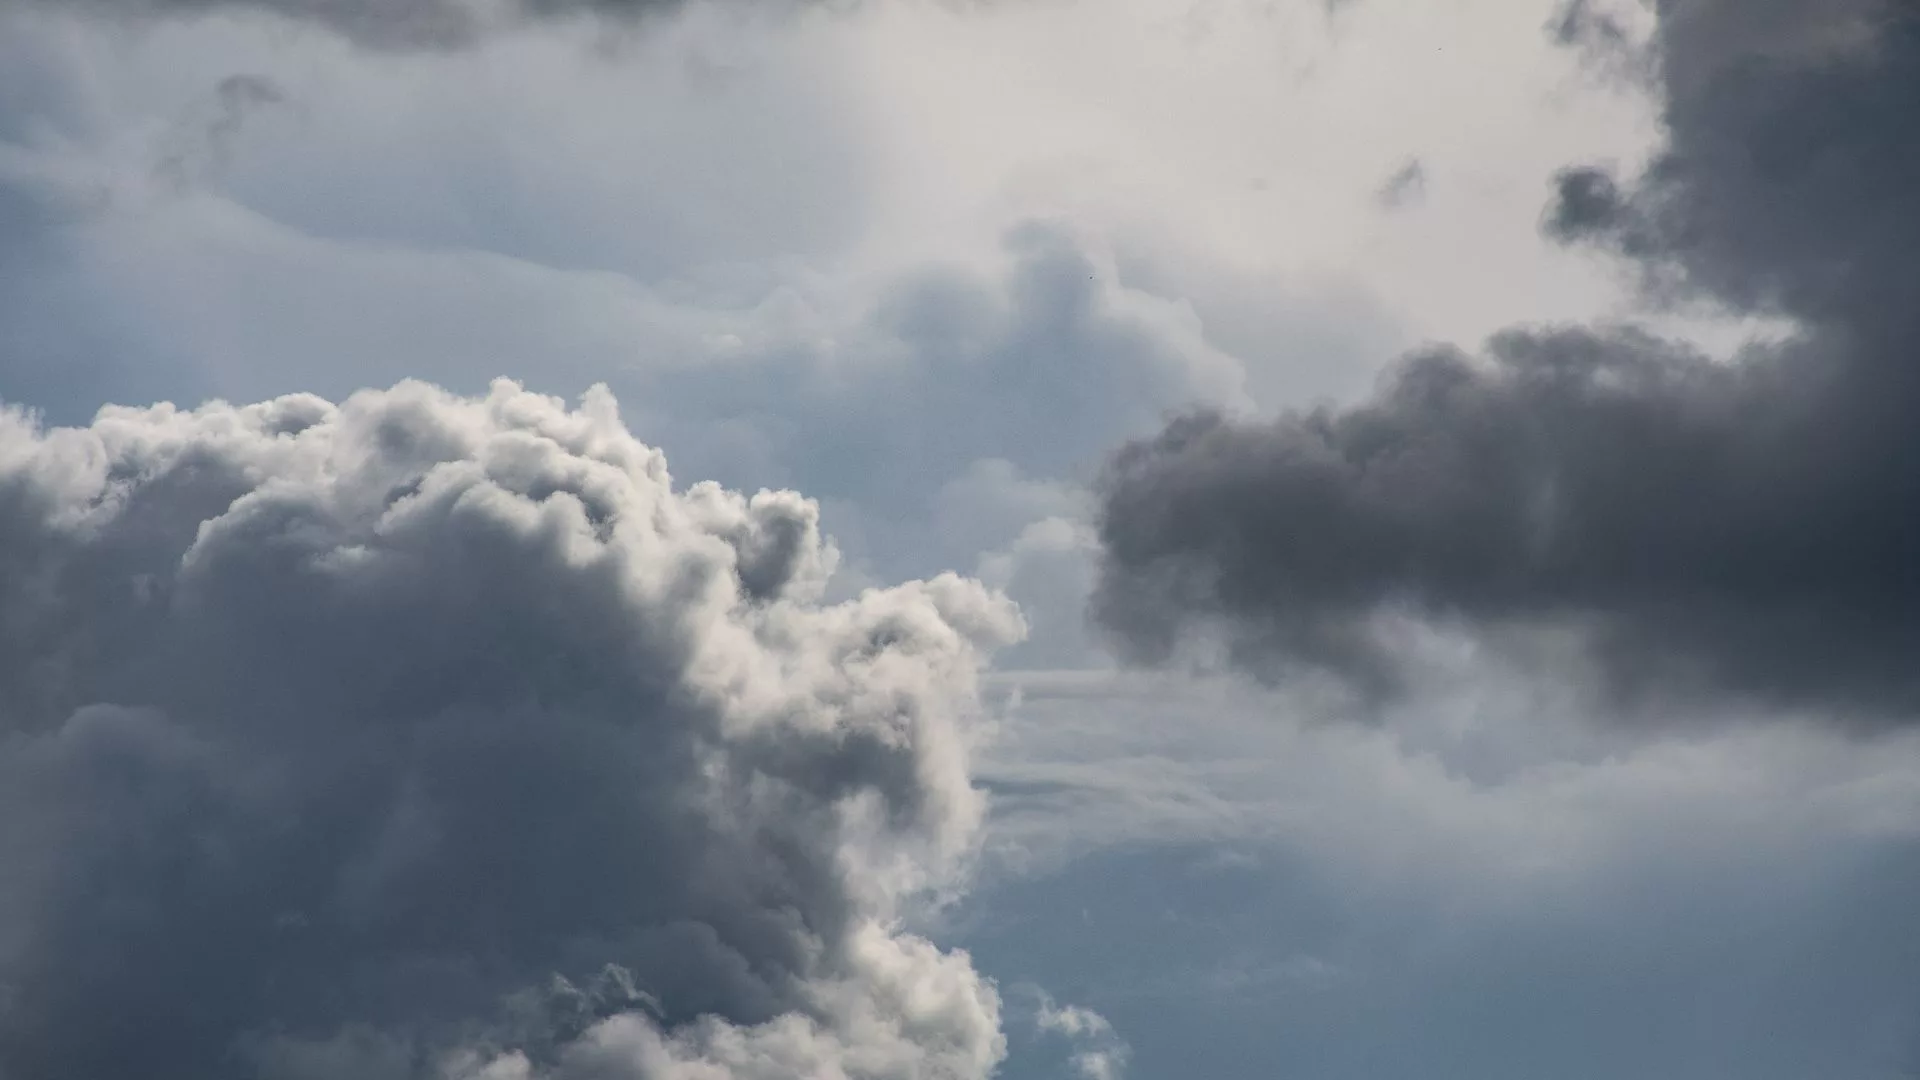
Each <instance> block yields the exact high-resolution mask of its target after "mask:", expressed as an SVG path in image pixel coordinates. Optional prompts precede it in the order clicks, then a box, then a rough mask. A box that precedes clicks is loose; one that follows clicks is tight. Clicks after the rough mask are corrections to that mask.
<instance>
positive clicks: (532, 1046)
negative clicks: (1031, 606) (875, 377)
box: [0, 381, 1023, 1080]
mask: <svg viewBox="0 0 1920 1080" xmlns="http://www.w3.org/2000/svg"><path fill="white" fill-rule="evenodd" d="M833 558H834V553H833V549H832V547H831V546H830V545H829V544H827V543H825V542H823V540H822V539H821V536H820V533H819V529H818V524H817V510H816V508H815V506H814V504H813V503H811V502H810V501H808V500H805V499H803V498H801V497H799V496H797V495H794V494H792V493H787V492H769V491H762V492H760V493H759V494H756V495H754V496H752V497H746V496H743V495H740V494H737V493H734V492H730V491H726V490H723V489H721V488H719V487H718V486H716V485H713V484H697V485H694V486H692V487H690V488H687V489H685V490H678V491H677V490H675V489H674V487H673V484H672V482H671V479H670V477H669V475H668V473H667V470H666V465H665V462H664V460H663V458H662V456H661V455H660V454H659V453H658V452H656V451H654V450H652V449H650V448H648V447H646V446H644V445H642V444H640V443H639V442H638V441H636V440H635V439H634V438H633V437H632V436H631V435H630V434H628V432H627V431H626V430H625V428H624V427H623V426H622V424H621V422H620V419H619V417H618V412H617V408H616V406H615V403H614V401H613V399H612V397H611V395H610V394H608V393H607V392H605V391H604V390H595V391H593V392H591V393H589V394H588V395H587V396H586V397H585V398H584V399H583V401H582V403H581V404H580V406H579V407H578V408H576V409H568V408H567V407H565V406H564V405H563V403H561V402H560V401H558V400H555V399H552V398H547V397H543V396H539V395H535V394H531V393H528V392H525V391H523V390H521V389H520V388H519V387H518V386H516V385H515V384H512V383H509V382H504V381H502V382H499V383H496V384H495V385H494V386H493V388H492V389H491V391H490V392H489V393H487V394H486V395H485V396H484V397H480V398H473V399H468V398H462V397H457V396H454V395H451V394H449V393H447V392H445V391H442V390H439V389H436V388H434V387H431V386H429V385H426V384H422V383H413V382H410V383H403V384H401V385H399V386H396V387H394V388H393V389H390V390H386V391H367V392H362V393H358V394H355V395H353V396H351V397H349V398H347V399H346V400H345V401H343V402H341V403H340V404H338V405H335V404H330V403H328V402H326V401H324V400H321V399H319V398H316V397H312V396H291V397H283V398H278V399H275V400H272V401H267V402H264V403H260V404H256V405H249V406H232V405H228V404H224V403H213V404H209V405H205V406H202V407H200V408H198V409H194V410H192V411H183V410H179V409H176V408H174V407H171V406H166V405H161V406H155V407H152V408H146V409H127V408H107V409H104V410H102V411H101V412H100V413H99V415H98V417H97V418H96V419H95V420H94V422H93V423H92V424H91V425H90V426H87V427H74V428H54V429H44V428H42V427H41V426H40V425H39V424H38V423H37V421H36V420H35V418H34V417H32V416H31V415H29V414H27V413H24V412H22V411H19V410H17V409H13V408H8V409H6V410H5V411H4V412H0V612H4V613H5V614H4V617H3V618H0V665H4V666H3V667H0V680H4V682H5V683H6V685H7V686H8V688H9V692H8V693H7V694H6V695H5V696H4V701H0V731H3V733H0V778H3V780H0V823H3V824H0V861H3V862H4V864H5V865H6V866H7V867H8V873H7V874H6V875H4V877H0V1076H5V1077H9V1078H14V1077H19V1078H23V1080H24V1078H27V1077H46V1076H130V1075H144V1076H153V1077H161V1078H164V1077H181V1078H185V1077H194V1078H209V1077H242V1076H245V1077H279V1078H287V1080H294V1078H301V1080H305V1078H316V1080H317V1078H329V1080H332V1078H344V1077H356V1078H383V1077H436V1078H440V1077H447V1078H453V1077H460V1078H468V1077H471V1078H479V1077H486V1078H488V1080H504V1078H508V1077H532V1076H539V1077H563V1078H569V1080H572V1078H586V1077H593V1078H596V1080H598V1078H609V1077H635V1078H639V1077H646V1078H669V1077H671V1078H686V1080H693V1078H700V1080H720V1078H747V1077H771V1076H798V1075H804V1076H819V1077H842V1076H846V1077H875V1078H878V1077H900V1078H907V1077H929V1078H930V1077H943V1078H944V1077H981V1076H985V1075H987V1074H988V1073H989V1072H990V1070H991V1069H992V1068H993V1066H994V1065H995V1063H996V1062H997V1061H998V1059H999V1058H1000V1056H1001V1054H1002V1052H1003V1043H1004V1041H1003V1038H1002V1036H1001V1035H1000V1027H999V1002H998V997H997V994H996V992H995V990H994V988H993V987H992V985H991V983H990V982H988V981H987V980H985V979H983V978H982V977H981V976H980V975H979V974H978V973H976V972H975V971H974V969H973V968H972V966H971V964H970V962H969V960H968V958H967V957H966V955H965V954H963V953H956V952H943V951H941V950H940V949H938V948H936V947H935V946H933V945H932V944H930V943H929V942H927V941H925V940H923V939H921V938H919V937H916V936H913V935H911V934H909V933H906V932H905V931H903V930H902V929H901V920H902V918H903V915H904V914H905V911H906V907H905V905H907V904H908V903H909V902H910V901H912V900H913V898H915V897H917V896H921V895H924V894H926V893H927V892H928V891H929V890H934V889H938V888H939V887H940V886H942V885H943V884H945V883H949V882H951V881H952V880H953V879H954V874H955V873H956V872H957V871H959V870H960V869H962V868H963V866H964V864H965V862H966V860H967V858H968V856H969V853H970V852H971V851H972V850H973V847H974V843H975V833H976V829H977V827H978V826H979V824H980V819H981V814H982V808H983V804H982V799H981V797H980V795H979V794H978V793H977V792H976V791H975V789H974V788H973V787H972V786H971V784H970V782H969V779H968V765H967V762H968V754H969V749H970V746H971V743H972V741H973V732H974V730H975V728H974V725H973V721H974V719H975V717H976V716H977V713H978V706H977V701H976V696H975V679H976V671H977V668H978V666H979V665H980V663H981V662H982V658H983V656H984V654H985V652H986V651H987V650H990V649H991V648H993V647H995V646H996V645H1000V644H1004V643H1007V642H1010V641H1012V640H1015V639H1017V638H1018V637H1019V636H1020V634H1021V633H1022V631H1023V627H1022V624H1021V621H1020V618H1019V616H1018V614H1017V612H1016V611H1015V610H1014V609H1013V608H1012V606H1011V605H1010V604H1009V603H1008V602H1006V601H1005V600H1004V599H1002V598H1000V597H998V596H997V595H995V594H992V593H990V592H988V591H987V590H986V589H984V588H982V587H980V586H978V585H977V584H975V583H972V582H969V581H966V580H962V579H959V578H956V577H952V576H945V577H940V578H936V579H934V580H931V581H925V582H916V583H912V584H907V585H903V586H899V587H895V588H888V589H873V590H868V591H865V592H863V593H861V594H860V595H859V596H857V597H855V598H853V599H850V600H847V601H845V602H842V603H838V604H831V605H826V604H822V603H821V602H820V601H819V599H818V597H819V595H820V590H821V588H822V586H823V584H824V581H825V578H826V576H827V574H828V572H829V571H830V569H831V566H832V562H833Z"/></svg>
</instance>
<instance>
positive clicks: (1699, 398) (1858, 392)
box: [1098, 0, 1920, 717]
mask: <svg viewBox="0 0 1920 1080" xmlns="http://www.w3.org/2000/svg"><path fill="white" fill-rule="evenodd" d="M1584 9H1585V6H1584V5H1576V13H1578V12H1581V11H1584ZM1588 14H1590V13H1588ZM1569 25H1575V24H1574V23H1570V24H1569ZM1584 25H1597V24H1593V23H1591V21H1590V20H1589V21H1588V22H1587V23H1585V24H1584ZM1609 31H1610V32H1617V27H1611V26H1610V24H1609ZM1651 50H1652V51H1651V54H1650V55H1651V58H1652V61H1653V64H1654V67H1653V70H1655V71H1657V72H1658V77H1659V81H1658V85H1659V87H1660V89H1661V91H1662V93H1663V95H1664V102H1665V109H1664V119H1665V124H1666V128H1667V133H1668V140H1667V144H1666V146H1665V149H1664V150H1663V152H1662V153H1660V154H1659V155H1658V156H1657V157H1656V159H1655V160H1654V161H1653V162H1652V164H1651V165H1650V166H1649V167H1648V168H1647V169H1646V171H1645V173H1644V175H1643V176H1641V177H1640V178H1639V179H1638V180H1637V181H1634V182H1631V183H1623V182H1622V181H1620V180H1617V179H1615V178H1614V177H1613V176H1612V175H1611V174H1610V173H1608V172H1606V171H1603V170H1599V169H1592V168H1578V169H1571V170H1569V171H1567V172H1566V173H1564V174H1563V175H1562V177H1561V179H1560V190H1559V198H1558V200H1557V202H1556V204H1555V205H1554V206H1553V207H1552V208H1551V209H1550V211H1549V213H1548V215H1547V219H1546V227H1547V229H1548V231H1549V232H1550V233H1552V234H1553V235H1556V236H1557V237H1559V238H1561V239H1564V240H1570V241H1573V240H1579V241H1586V242H1592V243H1596V244H1599V245H1602V246H1603V247H1606V248H1608V249H1610V250H1612V251H1614V252H1616V253H1618V254H1621V255H1623V256H1625V257H1626V258H1628V259H1630V260H1632V263H1633V265H1635V266H1637V267H1638V268H1639V270H1640V271H1641V272H1642V273H1643V274H1644V280H1645V282H1646V285H1647V288H1648V290H1649V292H1650V295H1652V296H1653V297H1654V298H1656V299H1658V300H1661V301H1664V302H1670V303H1677V304H1696V303H1706V304H1709V305H1712V306H1716V307H1719V308H1723V309H1732V310H1734V311H1738V312H1748V313H1754V314H1759V315H1766V316H1784V317H1786V318H1787V319H1789V320H1791V322H1792V323H1793V324H1794V326H1795V327H1796V330H1795V332H1794V333H1793V334H1792V335H1791V337H1790V338H1789V339H1788V340H1785V341H1776V342H1773V343H1770V344H1756V345H1754V346H1751V347H1749V348H1748V349H1747V350H1746V351H1745V353H1744V355H1742V356H1741V357H1739V358H1738V359H1737V360H1736V361H1735V362H1732V363H1720V362H1715V361H1711V360H1709V359H1707V358H1705V357H1703V356H1700V355H1697V354H1695V353H1694V352H1692V351H1690V350H1688V349H1687V348H1685V347H1683V346H1681V345H1678V344H1674V343H1671V342H1667V341H1662V340H1658V339H1655V338H1653V337H1650V336H1647V335H1644V334H1639V333H1634V332H1624V331H1612V330H1598V329H1557V330H1513V331H1510V332H1507V333H1504V334H1502V335H1499V336H1497V337H1496V338H1495V339H1494V340H1493V342H1492V344H1491V346H1490V347H1489V348H1488V350H1487V351H1486V354H1485V355H1483V356H1478V357H1474V356H1468V355H1465V354H1463V353H1461V352H1458V351H1455V350H1451V349H1436V350H1430V351H1426V352H1422V353H1420V354H1418V355H1415V356H1412V357H1410V358H1408V359H1406V360H1405V361H1403V362H1402V363H1401V364H1400V365H1399V366H1398V367H1397V369H1396V370H1395V371H1394V372H1392V373H1391V374H1390V376H1389V377H1388V378H1387V379H1386V381H1385V383H1384V384H1383V387H1382V389H1381V390H1380V391H1379V392H1378V393H1377V394H1376V395H1375V396H1374V397H1373V398H1371V399H1370V400H1367V401H1365V402H1363V403H1361V404H1358V405H1356V406H1354V407H1351V408H1341V409H1333V408H1329V409H1322V410H1320V411H1316V412H1311V413H1304V414H1292V415H1288V416H1285V417H1283V418H1281V419H1279V420H1277V421H1274V422H1269V423H1240V422H1231V421H1227V420H1223V419H1221V418H1218V417H1195V418H1188V419H1184V420H1181V421H1180V422H1178V423H1175V424H1173V425H1172V426H1170V427H1169V428H1168V429H1167V430H1166V431H1165V432H1164V433H1162V434H1161V435H1160V436H1159V437H1157V438H1155V439H1152V440H1149V441H1146V442H1142V443H1139V444H1137V445H1134V446H1132V447H1130V448H1128V449H1127V450H1125V451H1124V452H1123V453H1121V454H1119V455H1118V456H1117V458H1116V459H1115V460H1114V462H1113V465H1112V468H1111V471H1110V473H1109V475H1108V479H1107V483H1106V491H1105V503H1104V513H1105V518H1104V527H1103V532H1102V536H1103V540H1104V544H1105V552H1106V554H1105V570H1104V579H1103V585H1102V588H1101V591H1100V597H1099V601H1098V609H1099V614H1100V617H1101V619H1102V621H1103V622H1104V624H1105V625H1106V626H1107V627H1108V628H1109V629H1111V630H1112V631H1113V632H1114V634H1115V636H1116V638H1117V639H1118V640H1120V641H1121V642H1122V643H1124V644H1125V645H1126V646H1127V647H1128V648H1129V649H1130V650H1131V651H1132V652H1133V653H1134V654H1135V655H1136V656H1142V657H1147V658H1162V659H1164V658H1165V657H1166V656H1167V655H1168V654H1169V653H1170V652H1171V651H1172V650H1173V649H1174V647H1175V643H1176V640H1177V639H1178V638H1179V636H1180V635H1181V634H1182V633H1183V632H1184V631H1187V630H1190V629H1193V628H1195V627H1198V626H1211V627H1213V628H1215V629H1218V630H1220V631H1222V632H1223V634H1224V637H1225V639H1226V641H1227V642H1228V646H1229V649H1230V651H1231V652H1232V653H1233V654H1234V655H1236V656H1237V657H1238V658H1239V659H1240V660H1241V661H1242V662H1243V663H1245V664H1246V665H1248V666H1251V667H1254V668H1257V669H1259V670H1262V671H1267V672H1273V671H1278V670H1298V669H1300V668H1301V667H1303V666H1304V667H1309V668H1316V667H1317V668H1322V669H1332V670H1333V671H1335V672H1337V673H1339V674H1342V675H1345V676H1348V677H1350V678H1353V679H1356V680H1358V681H1359V682H1360V683H1362V684H1363V685H1365V686H1367V687H1370V688H1372V689H1374V690H1377V691H1382V692H1391V691H1392V690H1393V688H1394V687H1395V685H1396V684H1397V683H1398V682H1399V681H1400V680H1401V677H1402V675H1403V672H1402V671H1401V670H1400V665H1399V662H1398V661H1397V660H1396V658H1395V655H1394V654H1393V652H1392V650H1391V649H1390V648H1389V647H1388V646H1387V645H1386V644H1384V639H1383V638H1382V636H1381V635H1380V633H1379V632H1378V628H1379V626H1380V625H1381V624H1380V622H1379V620H1378V618H1377V617H1378V616H1379V615H1380V614H1381V613H1382V612H1384V611H1387V610H1390V609H1391V610H1400V611H1407V610H1411V611H1414V612H1417V613H1419V614H1421V615H1423V616H1425V617H1428V618H1438V619H1441V620H1444V621H1452V622H1456V623H1461V624H1464V625H1466V626H1467V627H1469V628H1472V629H1475V630H1477V631H1480V632H1482V634H1483V636H1498V635H1499V634H1500V633H1501V632H1504V631H1508V630H1514V629H1521V630H1527V629H1533V628H1538V627H1541V626H1543V625H1554V626H1559V627H1562V628H1566V627H1571V628H1573V629H1574V630H1575V631H1576V632H1577V634H1578V636H1579V637H1580V638H1581V640H1583V641H1584V642H1585V648H1584V650H1583V651H1584V655H1585V656H1586V657H1587V658H1588V659H1590V660H1591V661H1593V663H1594V665H1595V666H1596V668H1597V669H1598V670H1599V671H1600V672H1601V673H1602V674H1603V676H1604V681H1605V685H1606V686H1607V687H1608V688H1609V689H1610V690H1611V691H1613V692H1614V693H1615V694H1616V696H1617V697H1618V699H1619V700H1621V701H1622V702H1631V701H1639V702H1642V703H1644V702H1646V701H1648V700H1649V699H1652V700H1656V701H1671V700H1674V697H1675V695H1683V696H1684V695H1692V694H1706V695H1708V696H1711V697H1714V698H1718V699H1732V700H1739V701H1747V702H1752V701H1761V702H1766V703H1771V704H1776V705H1790V706H1811V707H1817V708H1821V709H1826V710H1832V711H1841V712H1847V713H1850V714H1854V715H1860V716H1882V717H1909V716H1915V715H1920V665H1917V664H1915V663H1914V657H1915V656H1916V655H1920V572H1916V569H1915V567H1916V564H1915V560H1914V555H1915V552H1916V551H1920V425H1916V424H1915V422H1914V420H1915V416H1916V412H1920V366H1917V365H1916V363H1915V360H1916V355H1915V351H1916V347H1917V346H1920V303H1916V300H1920V296H1916V292H1915V288H1916V281H1917V280H1920V279H1917V278H1916V277H1915V274H1914V272H1913V261H1914V252H1915V251H1916V250H1920V142H1916V141H1915V139H1914V138H1913V133H1914V131H1915V126H1916V124H1917V123H1920V14H1915V12H1914V10H1913V9H1912V7H1911V6H1910V5H1899V4H1892V3H1881V2H1877V0H1846V2H1814V0H1806V2H1784V0H1768V2H1762V3H1754V2H1734V0H1686V2H1675V3H1670V4H1662V5H1660V7H1659V21H1658V29H1657V31H1656V34H1655V38H1654V40H1653V42H1652V43H1651ZM1463 257H1471V255H1470V253H1463Z"/></svg>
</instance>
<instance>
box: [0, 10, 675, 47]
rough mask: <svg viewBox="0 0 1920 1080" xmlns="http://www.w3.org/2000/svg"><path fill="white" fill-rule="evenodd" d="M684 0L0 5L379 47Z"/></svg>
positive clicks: (449, 41)
mask: <svg viewBox="0 0 1920 1080" xmlns="http://www.w3.org/2000/svg"><path fill="white" fill-rule="evenodd" d="M683 4H684V0H407V2H405V3H393V2H391V0H78V2H74V0H62V2H60V3H58V4H54V3H50V2H49V0H4V3H0V6H11V7H21V8H32V7H59V8H62V9H65V10H69V11H80V12H84V13H86V14H88V15H93V16H104V17H109V18H122V19H168V18H188V17H203V16H208V15H224V14H235V13H243V14H262V15H268V16H271V17H273V18H276V19H282V20H287V21H290V22H296V23H310V24H313V25H316V26H323V27H326V28H327V29H328V30H331V31H333V32H335V33H337V34H340V35H341V36H343V37H345V38H347V39H349V40H351V41H353V42H355V43H356V44H360V45H365V46H370V47H373V48H378V49H451V48H458V47H461V46H465V45H470V44H472V43H473V42H475V41H476V40H478V39H480V38H482V37H484V36H486V35H487V34H489V33H492V32H495V31H498V30H501V29H504V28H507V27H510V26H512V25H514V24H516V23H520V22H525V21H528V20H532V19H546V18H565V17H577V16H582V15H603V16H608V17H613V18H620V19H633V18H641V17H645V16H650V15H658V14H668V13H672V12H674V11H677V10H679V9H680V8H681V7H682V6H683Z"/></svg>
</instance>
